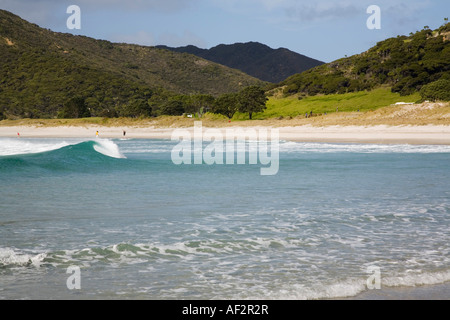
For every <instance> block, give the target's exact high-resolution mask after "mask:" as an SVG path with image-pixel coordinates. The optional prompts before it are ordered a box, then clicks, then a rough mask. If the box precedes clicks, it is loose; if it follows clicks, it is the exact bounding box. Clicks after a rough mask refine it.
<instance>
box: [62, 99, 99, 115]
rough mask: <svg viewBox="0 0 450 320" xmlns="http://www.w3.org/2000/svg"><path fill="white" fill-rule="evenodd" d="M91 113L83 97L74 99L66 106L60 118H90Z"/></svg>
mask: <svg viewBox="0 0 450 320" xmlns="http://www.w3.org/2000/svg"><path fill="white" fill-rule="evenodd" d="M90 116H91V113H90V111H89V109H88V107H87V105H86V102H85V99H84V98H82V97H74V98H72V99H70V100H69V101H68V102H67V103H65V104H64V107H63V108H62V110H61V111H60V112H59V115H58V117H59V118H64V119H75V118H88V117H90Z"/></svg>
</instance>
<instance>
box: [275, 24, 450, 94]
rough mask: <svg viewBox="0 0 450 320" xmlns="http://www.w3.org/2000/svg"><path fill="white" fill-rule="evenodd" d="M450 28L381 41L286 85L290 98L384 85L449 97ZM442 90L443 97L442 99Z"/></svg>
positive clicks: (399, 91) (307, 73)
mask: <svg viewBox="0 0 450 320" xmlns="http://www.w3.org/2000/svg"><path fill="white" fill-rule="evenodd" d="M449 34H450V24H449V23H447V24H445V25H443V26H442V27H440V28H439V29H437V30H434V31H433V30H430V29H429V28H428V27H425V28H424V29H423V30H421V31H418V32H416V33H411V34H410V35H409V36H398V37H396V38H390V39H387V40H384V41H381V42H379V43H377V45H376V46H374V47H373V48H371V49H370V50H368V51H366V52H363V53H361V54H358V55H355V56H352V57H348V58H342V59H339V60H336V61H334V62H331V63H328V64H325V65H321V66H318V67H315V68H313V69H311V70H308V71H306V72H303V73H301V74H297V75H294V76H292V77H290V78H288V79H286V80H285V81H283V82H281V83H280V84H279V85H278V87H281V88H283V90H284V93H285V95H287V96H289V95H298V96H301V97H302V96H313V95H316V94H336V93H347V92H357V91H363V90H372V89H374V88H377V87H380V86H382V85H386V86H390V87H391V88H392V89H391V90H392V92H394V93H400V94H401V95H410V94H412V93H414V92H419V91H420V90H422V97H423V98H425V99H427V98H430V99H433V100H435V99H444V100H447V99H448V92H450V41H449ZM436 91H439V94H437V95H436V93H438V92H436Z"/></svg>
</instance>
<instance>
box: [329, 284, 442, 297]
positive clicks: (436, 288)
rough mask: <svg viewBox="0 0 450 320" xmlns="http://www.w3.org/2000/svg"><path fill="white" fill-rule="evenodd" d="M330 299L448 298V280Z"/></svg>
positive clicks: (368, 291)
mask: <svg viewBox="0 0 450 320" xmlns="http://www.w3.org/2000/svg"><path fill="white" fill-rule="evenodd" d="M332 300H405V301H406V300H450V282H445V283H439V284H432V285H421V286H414V287H382V288H381V289H379V290H366V291H363V292H361V293H359V294H357V295H356V296H352V297H347V298H342V299H332Z"/></svg>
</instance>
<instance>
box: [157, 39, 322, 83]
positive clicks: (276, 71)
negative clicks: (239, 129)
mask: <svg viewBox="0 0 450 320" xmlns="http://www.w3.org/2000/svg"><path fill="white" fill-rule="evenodd" d="M158 47H159V48H164V49H168V50H171V51H175V52H181V53H190V54H194V55H196V56H199V57H202V58H204V59H206V60H209V61H213V62H216V63H220V64H222V65H225V66H228V67H230V68H234V69H238V70H241V71H243V72H245V73H247V74H249V75H251V76H253V77H255V78H258V79H260V80H263V81H267V82H272V83H278V82H280V81H283V80H285V79H286V78H288V77H290V76H292V75H294V74H296V73H301V72H303V71H306V70H309V69H311V68H313V67H316V66H319V65H322V64H324V63H323V62H322V61H318V60H315V59H312V58H309V57H306V56H304V55H301V54H298V53H295V52H293V51H290V50H288V49H285V48H279V49H272V48H270V47H268V46H266V45H264V44H261V43H258V42H248V43H235V44H231V45H225V44H221V45H218V46H216V47H213V48H211V49H209V50H208V49H200V48H197V47H195V46H186V47H179V48H170V47H166V46H158Z"/></svg>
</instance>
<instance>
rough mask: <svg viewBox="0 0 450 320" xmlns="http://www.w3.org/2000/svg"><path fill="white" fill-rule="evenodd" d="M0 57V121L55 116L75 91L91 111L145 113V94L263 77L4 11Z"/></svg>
mask: <svg viewBox="0 0 450 320" xmlns="http://www.w3.org/2000/svg"><path fill="white" fill-rule="evenodd" d="M0 56H1V57H2V59H1V60H0V120H1V118H2V117H8V118H15V117H17V118H47V117H55V116H56V115H58V113H60V112H61V110H62V109H63V107H64V106H66V104H67V101H68V100H69V99H70V98H74V97H81V98H82V99H83V100H82V102H84V104H83V103H82V107H83V108H84V109H86V108H87V109H88V110H89V113H90V114H91V115H93V116H114V115H123V116H126V115H128V114H133V115H135V114H136V113H133V112H129V111H127V110H129V109H130V110H131V109H133V110H136V109H139V108H141V109H145V112H143V113H142V112H141V113H140V114H143V115H150V114H152V112H151V110H150V109H151V103H148V102H149V101H150V100H151V99H153V100H155V101H156V100H167V97H168V96H171V95H173V94H195V93H202V94H210V95H214V96H217V95H220V94H223V93H228V92H237V91H239V90H240V89H242V88H244V87H246V86H250V85H263V84H264V83H263V82H262V81H260V80H258V79H256V78H253V77H250V76H248V75H247V74H244V73H243V72H241V71H238V70H234V69H231V68H228V67H225V66H222V65H219V64H217V63H213V62H211V61H207V60H205V59H202V58H199V57H197V56H194V55H189V54H181V53H176V52H170V51H167V50H162V49H158V48H154V47H144V46H138V45H130V44H116V43H111V42H108V41H104V40H96V39H92V38H88V37H84V36H73V35H71V34H64V33H56V32H52V31H50V30H47V29H43V28H40V27H39V26H37V25H35V24H32V23H29V22H27V21H25V20H23V19H21V18H20V17H18V16H16V15H14V14H12V13H10V12H7V11H4V10H0ZM77 101H81V100H77ZM77 101H75V102H74V103H73V104H75V105H76V104H77ZM83 112H84V111H83Z"/></svg>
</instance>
